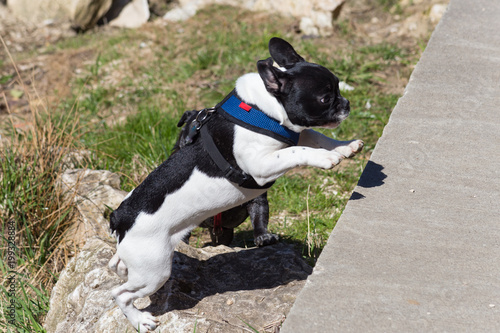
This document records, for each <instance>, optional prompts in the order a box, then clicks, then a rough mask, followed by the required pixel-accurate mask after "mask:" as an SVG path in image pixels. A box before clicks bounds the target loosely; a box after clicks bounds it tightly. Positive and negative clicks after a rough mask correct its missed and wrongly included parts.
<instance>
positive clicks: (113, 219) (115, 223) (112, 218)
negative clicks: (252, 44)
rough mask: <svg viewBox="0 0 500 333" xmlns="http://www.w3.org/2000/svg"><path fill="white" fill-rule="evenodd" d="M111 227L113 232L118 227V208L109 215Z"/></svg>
mask: <svg viewBox="0 0 500 333" xmlns="http://www.w3.org/2000/svg"><path fill="white" fill-rule="evenodd" d="M109 228H110V229H111V233H114V232H115V231H116V229H118V219H117V218H116V210H114V211H112V212H111V215H109Z"/></svg>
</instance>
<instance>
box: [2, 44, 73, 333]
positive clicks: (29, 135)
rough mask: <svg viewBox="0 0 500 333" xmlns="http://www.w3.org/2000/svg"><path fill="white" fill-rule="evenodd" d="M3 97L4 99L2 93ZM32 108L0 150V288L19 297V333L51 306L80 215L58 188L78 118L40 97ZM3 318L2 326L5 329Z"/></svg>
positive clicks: (6, 300) (7, 298)
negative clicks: (59, 113) (56, 113)
mask: <svg viewBox="0 0 500 333" xmlns="http://www.w3.org/2000/svg"><path fill="white" fill-rule="evenodd" d="M2 42H3V39H2ZM4 47H5V44H4ZM5 49H6V51H7V52H8V50H7V48H6V47H5ZM10 60H11V62H12V66H13V67H14V68H15V69H16V72H17V76H18V77H17V81H18V84H19V85H21V86H22V87H23V92H24V94H25V95H26V96H27V98H28V100H29V101H35V100H36V101H39V100H40V98H39V96H37V94H36V91H35V92H34V93H30V91H28V89H27V88H26V87H25V86H24V84H23V79H25V78H22V77H21V75H20V74H19V71H18V70H17V67H16V64H15V63H14V61H13V60H12V58H10ZM1 98H3V99H4V100H5V99H6V96H5V94H4V93H3V94H2V96H1ZM7 105H8V104H7ZM29 109H30V117H29V118H30V122H29V123H28V124H27V125H26V127H25V128H24V129H23V130H22V131H19V128H16V126H14V124H13V123H12V124H11V127H10V129H11V130H10V134H9V136H8V140H5V141H6V142H4V143H3V147H2V149H1V150H0V183H1V187H0V219H1V227H2V235H3V237H2V242H1V245H0V256H1V258H2V261H0V270H1V272H2V274H1V275H2V279H1V280H0V287H1V288H2V289H3V291H4V292H2V296H0V300H1V303H2V304H3V305H2V307H5V306H6V305H7V304H10V303H11V302H12V301H13V300H14V301H15V305H16V307H15V322H16V323H17V325H19V326H16V331H18V332H19V331H27V332H33V331H34V330H35V329H36V327H32V326H31V325H32V324H30V322H32V321H31V320H26V318H34V319H35V322H36V321H40V319H41V317H43V316H44V315H45V309H46V308H47V307H48V297H47V296H46V295H47V294H48V293H47V292H46V291H50V290H51V289H52V287H53V285H54V283H55V281H56V280H55V279H56V277H57V276H58V274H59V273H60V272H61V271H62V269H63V268H64V267H65V266H66V263H67V262H68V260H69V258H70V256H71V253H74V250H75V249H74V247H73V245H72V244H68V243H66V242H65V241H64V236H65V231H66V230H67V229H68V227H69V226H70V225H71V224H72V223H73V222H74V220H75V218H76V210H75V208H74V205H73V200H72V198H69V197H66V198H65V197H64V196H63V193H62V192H61V189H59V188H58V186H57V177H58V175H59V174H60V173H61V172H62V170H63V169H64V168H65V166H66V164H67V163H68V159H67V158H66V156H67V154H68V152H70V151H71V150H73V149H74V148H75V147H74V144H75V140H76V138H75V136H74V135H73V134H74V133H75V131H76V129H77V127H78V121H77V120H76V118H75V117H71V116H67V117H59V118H58V119H54V118H53V117H52V116H51V112H50V110H48V109H47V108H46V107H45V105H44V104H42V103H38V102H37V103H30V106H29ZM8 111H9V112H10V110H8ZM8 227H10V228H11V230H12V227H14V230H13V236H14V237H13V238H14V239H13V242H10V243H9V242H8V239H7V235H8V234H9V228H8ZM11 240H12V239H11ZM8 251H11V253H12V252H13V253H14V256H15V260H13V261H11V262H8V261H7V260H6V258H8ZM10 264H12V265H10ZM12 281H14V284H13V285H12V286H11V283H12ZM7 285H9V288H10V290H12V291H13V292H12V293H11V294H9V293H7V292H6V291H7V289H6V288H7ZM2 310H3V311H2V314H3V317H4V318H2V319H5V321H8V319H9V318H6V314H7V311H5V308H4V309H2ZM2 321H3V320H2ZM2 321H0V327H5V328H7V326H4V324H2Z"/></svg>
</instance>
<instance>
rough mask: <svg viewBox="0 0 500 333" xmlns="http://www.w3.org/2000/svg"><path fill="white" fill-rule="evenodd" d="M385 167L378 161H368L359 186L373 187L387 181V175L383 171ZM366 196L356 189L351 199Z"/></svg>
mask: <svg viewBox="0 0 500 333" xmlns="http://www.w3.org/2000/svg"><path fill="white" fill-rule="evenodd" d="M382 170H384V167H383V166H382V165H380V164H378V163H375V162H372V161H368V163H367V164H366V166H365V169H364V170H363V174H362V175H361V177H360V178H359V181H358V186H359V187H363V188H372V187H378V186H382V185H384V183H385V179H386V178H387V175H386V174H385V173H383V172H382ZM364 198H365V196H364V195H363V194H361V193H359V192H357V191H354V192H353V193H352V195H351V198H350V200H359V199H364Z"/></svg>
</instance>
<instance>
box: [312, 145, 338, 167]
mask: <svg viewBox="0 0 500 333" xmlns="http://www.w3.org/2000/svg"><path fill="white" fill-rule="evenodd" d="M343 159H344V155H343V154H341V153H340V152H338V151H336V150H333V151H329V150H326V149H320V150H318V154H317V155H316V159H315V161H314V163H312V164H310V165H311V166H315V167H318V168H322V169H331V168H333V167H335V166H336V165H337V164H339V163H340V162H342V160H343Z"/></svg>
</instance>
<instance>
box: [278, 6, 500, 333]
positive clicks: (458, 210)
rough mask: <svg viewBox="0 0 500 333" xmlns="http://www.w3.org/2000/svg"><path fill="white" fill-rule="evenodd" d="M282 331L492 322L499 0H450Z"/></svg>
mask: <svg viewBox="0 0 500 333" xmlns="http://www.w3.org/2000/svg"><path fill="white" fill-rule="evenodd" d="M290 332H300V333H303V332H307V333H313V332H500V1H498V0H451V3H450V4H449V6H448V11H447V12H446V14H445V15H444V17H443V18H442V20H441V22H440V23H439V25H438V27H437V28H436V30H435V31H434V33H433V35H432V38H431V40H430V42H429V44H428V46H427V49H426V50H425V52H424V54H423V55H422V58H421V59H420V61H419V63H418V65H417V66H416V68H415V71H414V72H413V74H412V76H411V79H410V83H409V84H408V87H407V89H406V92H405V94H404V96H403V97H402V98H401V99H400V100H399V102H398V104H397V106H396V108H395V109H394V111H393V113H392V115H391V118H390V121H389V124H388V125H387V126H386V128H385V130H384V134H383V135H382V137H381V139H380V141H379V143H378V144H377V146H376V148H375V151H374V152H373V155H372V158H371V161H370V162H369V163H368V165H367V167H366V169H365V171H364V173H363V175H362V177H361V179H360V181H359V183H358V186H357V187H356V189H355V192H354V194H353V197H352V198H351V200H350V201H349V203H348V204H347V207H346V209H345V211H344V214H343V215H342V216H341V218H340V220H339V222H338V224H337V227H336V228H335V229H334V231H333V233H332V235H331V237H330V239H329V241H328V244H327V246H326V247H325V249H324V251H323V253H322V254H321V256H320V258H319V260H318V263H317V265H316V267H315V269H314V273H313V274H312V275H311V276H310V277H309V279H308V281H307V283H306V286H305V287H304V289H303V290H302V291H301V293H300V294H299V296H298V299H297V301H296V302H295V304H294V306H293V308H292V310H291V312H290V314H289V316H288V318H287V319H286V321H285V323H284V325H283V329H282V330H281V333H290Z"/></svg>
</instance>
